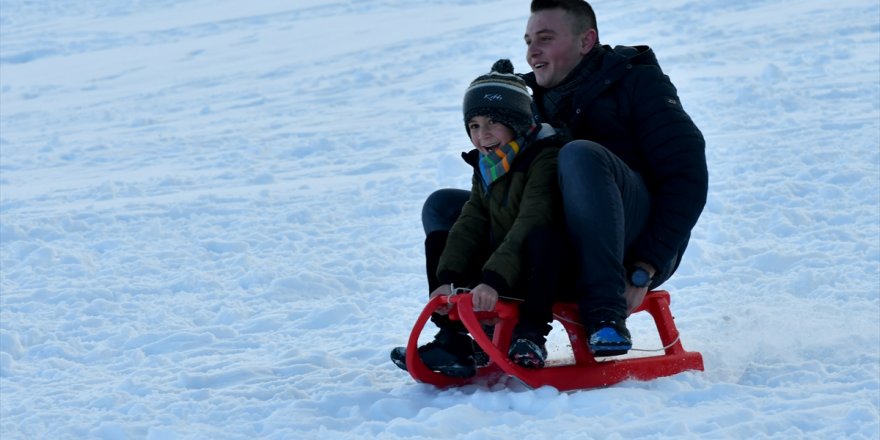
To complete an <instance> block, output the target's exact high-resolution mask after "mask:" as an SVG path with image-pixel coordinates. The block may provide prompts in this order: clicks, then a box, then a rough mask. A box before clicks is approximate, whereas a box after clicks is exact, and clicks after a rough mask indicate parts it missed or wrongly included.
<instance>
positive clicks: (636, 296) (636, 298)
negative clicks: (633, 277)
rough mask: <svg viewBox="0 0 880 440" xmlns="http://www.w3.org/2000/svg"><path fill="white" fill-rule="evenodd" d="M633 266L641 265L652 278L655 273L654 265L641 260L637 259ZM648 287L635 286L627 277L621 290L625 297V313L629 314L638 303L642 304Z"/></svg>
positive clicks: (637, 306)
mask: <svg viewBox="0 0 880 440" xmlns="http://www.w3.org/2000/svg"><path fill="white" fill-rule="evenodd" d="M634 265H635V266H637V267H641V268H642V269H645V270H646V271H648V274H649V275H650V276H651V278H654V274H655V273H657V270H656V269H654V266H651V265H650V264H648V263H643V262H641V261H637V262H635V263H634ZM648 288H649V287H647V286H646V287H636V286H633V285H632V284H630V280H629V279H628V278H627V280H626V290H625V291H624V292H623V296H624V297H625V298H626V314H627V315H631V314H632V312H634V311H635V310H636V309H637V308H639V306H640V305H642V301H644V300H645V295H647V294H648Z"/></svg>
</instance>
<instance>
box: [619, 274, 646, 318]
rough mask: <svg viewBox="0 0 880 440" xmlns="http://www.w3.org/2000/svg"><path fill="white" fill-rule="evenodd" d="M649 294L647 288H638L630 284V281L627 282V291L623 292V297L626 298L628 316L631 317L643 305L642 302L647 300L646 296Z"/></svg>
mask: <svg viewBox="0 0 880 440" xmlns="http://www.w3.org/2000/svg"><path fill="white" fill-rule="evenodd" d="M647 294H648V288H647V287H636V286H633V285H632V284H630V283H629V280H627V282H626V291H624V292H623V296H625V297H626V314H627V315H631V314H632V312H634V311H635V310H636V309H637V308H639V306H640V305H642V301H644V300H645V295H647Z"/></svg>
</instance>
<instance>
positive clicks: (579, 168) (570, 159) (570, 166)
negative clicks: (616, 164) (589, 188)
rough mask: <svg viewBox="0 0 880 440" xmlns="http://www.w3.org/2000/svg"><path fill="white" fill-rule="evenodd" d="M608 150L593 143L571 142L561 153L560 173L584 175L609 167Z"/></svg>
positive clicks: (583, 141)
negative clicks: (586, 171)
mask: <svg viewBox="0 0 880 440" xmlns="http://www.w3.org/2000/svg"><path fill="white" fill-rule="evenodd" d="M609 154H610V152H609V151H608V149H606V148H605V147H603V146H602V145H600V144H597V143H595V142H592V141H585V140H577V141H571V142H569V143H567V144H565V146H564V147H562V150H560V151H559V173H560V175H562V174H563V173H567V172H575V173H583V172H584V171H585V170H590V169H595V168H596V167H603V166H607V165H608V155H609Z"/></svg>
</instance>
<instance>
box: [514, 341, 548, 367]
mask: <svg viewBox="0 0 880 440" xmlns="http://www.w3.org/2000/svg"><path fill="white" fill-rule="evenodd" d="M507 357H508V358H510V360H512V361H513V363H515V364H517V365H519V366H521V367H525V368H544V361H545V360H547V348H546V347H544V344H543V343H539V342H537V341H533V340H531V339H529V338H526V337H518V338H514V340H513V342H511V344H510V350H508V352H507Z"/></svg>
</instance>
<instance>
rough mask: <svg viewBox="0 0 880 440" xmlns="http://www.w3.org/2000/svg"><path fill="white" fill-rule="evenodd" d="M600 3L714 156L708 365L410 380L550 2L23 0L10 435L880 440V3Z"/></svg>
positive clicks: (6, 29)
mask: <svg viewBox="0 0 880 440" xmlns="http://www.w3.org/2000/svg"><path fill="white" fill-rule="evenodd" d="M294 3H295V4H294ZM594 7H595V9H596V11H597V14H598V16H599V26H600V34H601V38H602V40H603V42H605V43H608V44H630V45H634V44H650V45H651V46H652V47H653V48H654V49H655V51H656V53H657V54H658V57H659V59H660V62H661V64H662V66H663V67H664V69H665V70H666V72H667V73H668V74H669V75H670V76H671V77H672V78H673V80H674V82H675V83H676V85H677V86H678V88H679V91H680V94H681V98H682V101H683V103H684V105H685V108H686V109H687V110H688V111H689V112H690V113H691V115H692V116H693V118H694V120H695V121H696V122H697V124H698V125H699V126H700V127H701V128H702V130H703V132H704V134H705V136H706V139H707V152H708V158H709V169H710V178H711V184H710V193H709V202H708V205H707V207H706V210H705V212H704V214H703V217H702V218H701V220H700V222H699V224H698V225H697V227H696V229H695V231H694V234H693V240H692V242H691V246H690V248H689V250H688V253H687V254H686V257H685V260H684V262H683V264H682V267H681V268H680V270H679V272H678V274H677V275H676V276H675V277H674V278H673V279H672V280H671V281H670V282H668V283H667V284H666V285H665V286H664V287H665V288H666V289H668V290H669V291H671V292H672V295H673V304H672V310H673V312H674V313H675V315H676V318H677V320H676V322H677V324H678V327H679V330H681V332H682V340H683V342H684V345H685V347H686V348H687V349H689V350H697V351H700V352H702V353H703V355H704V359H705V363H706V371H705V372H699V373H684V374H681V375H677V376H674V377H669V378H663V379H658V380H654V381H650V382H638V381H627V382H624V383H621V384H619V385H616V386H613V387H610V388H607V389H598V390H590V391H580V392H572V393H560V392H558V391H556V390H555V389H552V388H541V389H537V390H529V389H527V388H525V387H523V386H522V385H519V384H517V383H516V382H513V381H511V382H509V383H506V384H501V385H499V386H495V387H486V386H469V387H464V388H459V389H448V390H438V389H435V388H433V387H431V386H428V385H424V384H417V383H414V382H413V381H412V379H411V378H410V377H409V376H408V375H407V374H406V373H404V372H402V371H400V370H398V369H397V368H396V367H394V366H393V365H392V364H391V363H390V362H389V361H388V352H389V350H390V349H391V347H393V346H395V345H400V344H403V343H404V342H405V341H406V338H407V336H408V334H409V330H410V328H411V326H412V323H413V321H414V320H415V318H416V316H417V314H418V312H419V311H420V308H421V305H422V304H423V303H424V294H425V291H426V285H425V282H424V276H423V261H422V244H421V242H422V238H423V237H422V231H421V226H420V224H419V214H420V209H421V203H422V201H423V200H424V199H425V197H426V196H427V195H428V194H429V193H430V192H431V191H433V190H434V189H437V188H441V187H459V188H467V187H468V185H469V178H470V170H469V168H468V167H467V166H466V165H465V164H464V163H463V162H461V161H460V159H459V157H458V154H459V152H460V151H462V150H465V149H468V148H469V147H468V145H469V144H468V142H467V139H466V137H465V133H464V131H463V124H462V121H461V113H460V105H461V97H462V93H463V91H464V89H465V87H466V86H467V84H468V83H469V82H470V81H471V80H472V79H473V78H474V77H476V76H477V75H479V74H482V73H484V72H486V71H487V70H488V68H489V66H490V65H491V64H492V62H493V61H495V60H496V59H498V58H502V57H506V58H511V59H512V60H513V61H514V65H515V66H516V67H517V69H518V70H520V71H525V69H526V68H527V65H526V63H525V61H524V52H525V46H524V44H523V42H522V33H523V31H524V29H525V23H526V20H527V17H528V6H527V2H525V1H513V0H503V1H482V0H437V1H431V2H422V1H415V0H359V1H353V0H331V1H325V0H320V1H319V0H299V1H297V2H278V1H272V0H249V1H247V2H241V1H236V0H180V1H171V0H158V1H150V2H144V1H139V0H77V1H71V0H67V1H55V2H39V1H26V0H0V264H2V266H0V269H2V270H0V275H2V277H0V437H2V438H3V439H4V440H10V439H19V438H27V439H32V438H44V439H50V438H51V439H62V438H102V439H124V438H148V439H175V438H178V439H188V438H230V439H246V438H247V439H249V438H272V439H294V438H296V439H331V438H332V439H355V438H358V439H359V438H383V439H400V438H463V439H487V438H499V439H500V438H564V439H568V438H571V439H586V438H601V439H608V438H688V437H690V438H780V439H789V438H828V439H838V438H864V439H874V440H875V439H877V438H878V437H880V4H878V2H877V1H876V0H841V1H836V2H828V1H820V0H803V1H788V2H781V1H771V0H747V1H742V2H728V1H725V0H708V1H697V0H668V1H664V2H619V1H617V2H615V1H596V2H594ZM631 328H632V330H633V333H634V337H635V343H636V346H638V347H641V348H654V347H656V345H657V343H658V342H657V339H656V335H654V334H653V333H652V329H651V326H650V322H649V321H648V320H647V318H645V317H644V316H635V317H633V318H632V320H631ZM557 341H558V338H557ZM551 348H552V349H553V351H554V353H555V355H556V356H560V354H559V353H560V350H562V348H561V347H551Z"/></svg>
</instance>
